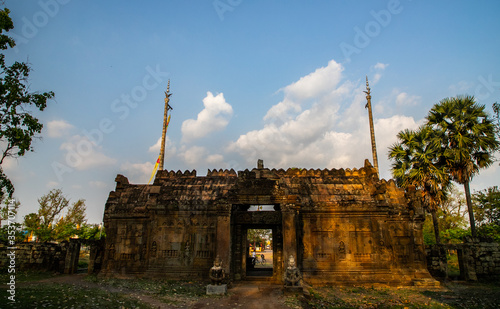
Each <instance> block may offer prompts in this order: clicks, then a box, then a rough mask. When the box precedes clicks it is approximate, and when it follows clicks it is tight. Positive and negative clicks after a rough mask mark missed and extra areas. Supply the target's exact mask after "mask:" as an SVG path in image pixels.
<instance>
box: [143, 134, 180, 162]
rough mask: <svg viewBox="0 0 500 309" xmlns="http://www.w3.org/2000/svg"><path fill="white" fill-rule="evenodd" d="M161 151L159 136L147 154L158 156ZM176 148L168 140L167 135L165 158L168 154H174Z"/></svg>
mask: <svg viewBox="0 0 500 309" xmlns="http://www.w3.org/2000/svg"><path fill="white" fill-rule="evenodd" d="M160 149H161V136H160V137H159V138H158V140H157V141H156V143H155V144H154V145H152V146H151V147H149V149H148V152H152V153H156V154H159V153H160ZM175 150H176V148H175V146H174V143H173V142H172V140H171V139H170V137H169V136H168V135H167V136H165V157H167V154H168V153H173V152H175Z"/></svg>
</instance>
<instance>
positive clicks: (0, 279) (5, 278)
mask: <svg viewBox="0 0 500 309" xmlns="http://www.w3.org/2000/svg"><path fill="white" fill-rule="evenodd" d="M10 275H15V276H16V283H20V282H30V281H38V280H42V279H48V278H51V277H54V276H55V274H54V272H51V271H17V272H16V273H15V274H9V273H8V272H7V270H1V271H0V283H4V284H5V283H7V282H9V277H10Z"/></svg>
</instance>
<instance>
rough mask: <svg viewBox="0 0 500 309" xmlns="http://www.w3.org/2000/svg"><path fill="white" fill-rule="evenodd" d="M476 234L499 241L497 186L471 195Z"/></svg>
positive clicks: (498, 191)
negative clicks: (476, 224) (476, 228)
mask: <svg viewBox="0 0 500 309" xmlns="http://www.w3.org/2000/svg"><path fill="white" fill-rule="evenodd" d="M472 200H473V202H474V213H475V215H476V219H477V223H478V235H479V236H483V237H488V238H492V239H494V240H495V241H498V242H500V190H499V189H498V187H497V186H494V187H490V188H487V189H484V190H481V191H477V192H475V193H474V194H473V195H472Z"/></svg>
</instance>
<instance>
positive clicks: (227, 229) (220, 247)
mask: <svg viewBox="0 0 500 309" xmlns="http://www.w3.org/2000/svg"><path fill="white" fill-rule="evenodd" d="M217 210H218V211H217V245H216V249H215V255H216V256H214V259H215V258H216V257H217V256H219V259H220V260H221V262H222V268H224V272H225V273H226V275H229V269H230V264H231V205H227V204H219V205H218V207H217Z"/></svg>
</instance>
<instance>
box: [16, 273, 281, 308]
mask: <svg viewBox="0 0 500 309" xmlns="http://www.w3.org/2000/svg"><path fill="white" fill-rule="evenodd" d="M85 276H86V275H85V274H77V275H61V276H55V277H52V278H48V279H42V280H39V281H31V282H24V283H20V284H19V285H21V286H29V285H37V284H43V283H58V284H72V285H74V286H77V287H79V288H84V289H90V288H96V289H100V290H104V291H107V292H109V293H119V294H123V295H125V296H127V297H129V298H134V299H138V300H140V301H141V302H142V303H145V304H148V305H150V306H152V307H153V308H161V309H163V308H165V309H171V308H222V309H229V308H242V309H245V308H248V309H250V308H258V309H271V308H272V309H275V308H276V309H289V308H290V307H287V306H286V305H285V304H284V303H285V297H284V296H283V293H282V290H281V287H280V286H272V285H269V284H259V283H248V282H246V283H238V284H235V285H233V287H232V288H231V289H229V290H228V294H227V295H226V296H214V297H203V298H201V299H200V300H198V301H197V302H195V303H190V304H182V305H177V306H174V305H168V304H165V303H163V302H162V301H161V300H159V299H156V298H155V297H153V296H151V295H149V294H147V293H145V292H142V291H137V290H129V289H124V288H118V287H112V286H106V285H101V284H97V283H93V282H89V281H87V280H84V278H85Z"/></svg>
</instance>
